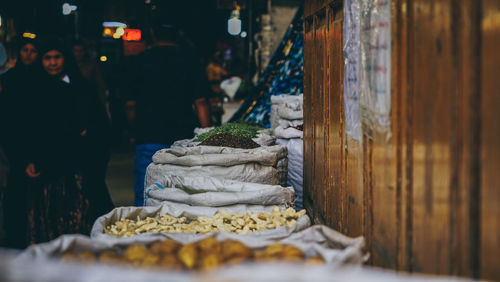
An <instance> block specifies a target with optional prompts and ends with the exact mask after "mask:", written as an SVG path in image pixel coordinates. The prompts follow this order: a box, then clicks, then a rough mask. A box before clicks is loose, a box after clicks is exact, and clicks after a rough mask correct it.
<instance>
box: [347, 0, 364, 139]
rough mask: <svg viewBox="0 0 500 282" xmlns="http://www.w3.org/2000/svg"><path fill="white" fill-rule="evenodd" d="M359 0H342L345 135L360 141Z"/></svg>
mask: <svg viewBox="0 0 500 282" xmlns="http://www.w3.org/2000/svg"><path fill="white" fill-rule="evenodd" d="M359 1H360V0H345V2H344V50H343V52H344V106H345V131H346V135H347V136H348V137H350V138H353V139H355V140H357V141H359V142H361V121H360V117H359V85H358V83H359V67H360V65H359V59H360V41H359V40H360V36H359V33H360V30H359V25H360V19H359V5H360V4H359Z"/></svg>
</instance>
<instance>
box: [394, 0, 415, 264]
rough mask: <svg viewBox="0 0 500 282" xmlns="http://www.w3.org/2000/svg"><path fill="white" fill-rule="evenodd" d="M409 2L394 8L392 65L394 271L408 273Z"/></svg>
mask: <svg viewBox="0 0 500 282" xmlns="http://www.w3.org/2000/svg"><path fill="white" fill-rule="evenodd" d="M406 2H407V0H398V1H396V2H395V3H394V5H393V6H392V8H391V15H392V19H391V26H392V33H391V36H392V38H394V40H393V44H392V46H391V47H392V49H391V50H392V62H391V69H392V74H391V84H392V86H391V88H392V90H391V93H392V109H393V110H392V116H393V124H394V125H395V126H393V129H392V131H393V134H394V143H395V146H396V156H395V157H396V180H395V181H396V187H395V188H396V191H395V193H396V195H395V196H396V246H395V249H396V255H397V258H396V259H395V269H397V270H409V262H408V259H407V258H408V255H407V248H406V245H407V244H408V237H409V235H410V234H408V232H407V230H408V229H407V222H408V220H409V219H410V218H411V216H410V215H411V213H408V191H407V190H406V187H408V179H407V174H406V164H407V146H406V144H407V134H406V130H405V129H406V128H407V127H408V122H407V111H406V109H407V103H406V102H407V80H406V78H407V75H408V70H407V56H408V53H407V44H408V37H407V36H408V33H407V29H408V25H407V21H406V20H403V19H406V18H407V17H408V15H407V10H406V9H401V7H402V5H405V6H406V5H407V3H406Z"/></svg>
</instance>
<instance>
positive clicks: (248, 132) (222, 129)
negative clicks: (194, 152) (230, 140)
mask: <svg viewBox="0 0 500 282" xmlns="http://www.w3.org/2000/svg"><path fill="white" fill-rule="evenodd" d="M262 129H264V128H262V127H259V126H254V125H248V124H244V123H236V122H234V123H233V122H229V123H225V124H223V125H221V126H218V127H216V128H214V129H212V130H210V131H209V132H205V133H203V134H200V135H199V136H198V137H197V138H196V139H195V141H196V142H203V141H205V139H207V138H208V137H210V136H213V135H216V134H220V133H228V134H231V135H235V136H243V137H248V138H256V137H257V134H258V131H259V130H262Z"/></svg>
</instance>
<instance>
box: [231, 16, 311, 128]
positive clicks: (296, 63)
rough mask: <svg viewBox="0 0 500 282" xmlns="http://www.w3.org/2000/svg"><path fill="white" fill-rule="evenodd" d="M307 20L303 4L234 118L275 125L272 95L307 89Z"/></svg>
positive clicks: (268, 126)
mask: <svg viewBox="0 0 500 282" xmlns="http://www.w3.org/2000/svg"><path fill="white" fill-rule="evenodd" d="M302 33H303V20H302V8H300V9H299V10H298V11H297V13H296V15H295V17H294V19H293V21H292V23H291V24H290V27H289V28H288V30H287V31H286V33H285V36H284V38H283V40H282V41H281V43H280V45H279V47H278V48H277V49H276V52H275V53H274V55H273V57H272V58H271V60H270V62H269V64H268V66H267V67H266V69H265V70H264V72H263V73H262V74H261V75H260V78H259V80H258V83H257V85H256V86H255V87H254V88H253V89H252V90H251V95H250V96H249V97H248V98H247V99H246V100H245V102H244V103H243V105H242V106H241V107H240V109H238V111H237V112H236V113H235V114H234V115H233V117H232V118H231V119H230V121H237V120H243V121H245V122H248V123H256V124H261V125H263V126H265V127H266V128H270V127H271V121H270V112H271V106H272V103H271V97H272V96H275V95H292V96H293V95H301V94H302V93H303V80H304V68H303V66H304V60H303V49H304V43H303V35H302Z"/></svg>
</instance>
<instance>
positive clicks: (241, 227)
mask: <svg viewBox="0 0 500 282" xmlns="http://www.w3.org/2000/svg"><path fill="white" fill-rule="evenodd" d="M305 214H306V211H305V210H301V211H299V212H296V211H295V210H294V209H293V208H289V209H286V210H284V211H282V210H281V209H280V208H279V207H277V206H275V207H273V209H272V210H271V212H270V213H266V212H259V213H252V212H251V211H247V212H246V214H236V213H232V212H229V211H227V210H225V209H220V210H218V211H217V212H216V213H215V215H213V216H211V217H208V216H199V217H197V218H195V219H191V220H189V219H188V218H186V217H175V216H171V215H168V214H157V215H156V216H155V217H146V218H144V219H141V218H140V217H137V219H127V218H122V219H120V220H119V221H116V222H114V223H113V224H110V225H108V226H106V227H105V228H104V233H106V234H109V235H111V236H114V237H129V236H134V235H139V234H144V233H152V232H184V233H193V234H206V233H213V232H221V231H223V232H233V233H237V234H248V233H250V232H255V231H262V230H268V229H275V228H278V227H280V226H287V227H293V226H294V225H295V224H296V223H297V220H298V219H299V218H300V217H301V216H304V215H305Z"/></svg>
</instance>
